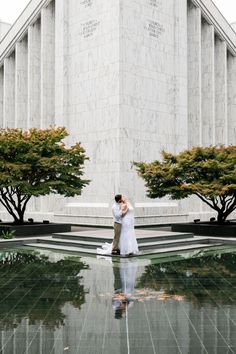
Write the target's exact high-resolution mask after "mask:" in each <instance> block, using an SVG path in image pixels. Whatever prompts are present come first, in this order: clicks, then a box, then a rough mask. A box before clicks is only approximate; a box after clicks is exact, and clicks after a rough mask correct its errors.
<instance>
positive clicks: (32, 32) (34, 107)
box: [28, 19, 41, 128]
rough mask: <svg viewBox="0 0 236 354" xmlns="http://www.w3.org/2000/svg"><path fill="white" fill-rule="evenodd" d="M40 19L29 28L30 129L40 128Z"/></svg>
mask: <svg viewBox="0 0 236 354" xmlns="http://www.w3.org/2000/svg"><path fill="white" fill-rule="evenodd" d="M40 27H41V25H40V19H38V20H37V21H36V22H35V23H34V24H32V25H31V26H29V28H28V128H31V127H35V128H40V122H41V119H40V116H41V106H40V99H41V94H40V89H41V85H40V82H41V81H40V80H41V73H40V70H41V66H40V59H41V58H40V55H41V50H40V48H41V43H40V38H41V33H40Z"/></svg>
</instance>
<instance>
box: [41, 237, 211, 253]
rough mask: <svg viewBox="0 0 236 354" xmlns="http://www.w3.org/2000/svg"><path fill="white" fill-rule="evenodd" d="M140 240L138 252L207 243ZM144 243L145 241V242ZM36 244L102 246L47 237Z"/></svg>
mask: <svg viewBox="0 0 236 354" xmlns="http://www.w3.org/2000/svg"><path fill="white" fill-rule="evenodd" d="M139 241H140V239H138V245H139V249H140V250H144V249H154V248H155V249H157V248H163V247H165V248H166V247H175V246H180V245H186V244H188V245H190V244H195V243H199V242H201V243H206V242H208V241H207V239H206V238H205V237H201V236H195V237H194V238H193V237H192V238H190V239H186V238H183V239H177V240H176V239H175V240H173V239H171V240H169V239H168V240H164V241H159V240H158V241H154V242H153V241H152V242H142V243H140V242H139ZM145 241H146V240H145ZM37 242H39V243H48V244H56V245H60V246H66V247H67V246H69V247H80V248H88V249H96V248H97V247H101V245H102V244H103V243H102V242H101V241H99V242H95V241H92V242H91V241H84V240H75V239H73V240H72V239H63V238H52V237H47V238H45V237H44V238H38V239H37Z"/></svg>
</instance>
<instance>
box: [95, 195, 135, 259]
mask: <svg viewBox="0 0 236 354" xmlns="http://www.w3.org/2000/svg"><path fill="white" fill-rule="evenodd" d="M120 209H121V212H122V224H121V233H120V241H119V249H120V255H121V256H131V255H133V254H136V253H138V243H137V240H136V236H135V231H134V208H133V207H132V205H131V204H130V203H128V202H127V200H126V198H125V197H124V196H123V195H122V199H121V203H120ZM111 252H112V243H111V244H109V243H105V244H104V245H102V248H97V253H98V254H104V255H105V254H111Z"/></svg>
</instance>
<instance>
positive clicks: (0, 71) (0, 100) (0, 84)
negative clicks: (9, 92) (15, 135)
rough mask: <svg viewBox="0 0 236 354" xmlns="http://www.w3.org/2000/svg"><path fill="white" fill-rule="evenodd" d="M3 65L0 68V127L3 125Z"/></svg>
mask: <svg viewBox="0 0 236 354" xmlns="http://www.w3.org/2000/svg"><path fill="white" fill-rule="evenodd" d="M3 80H4V73H3V66H1V68H0V128H2V127H3Z"/></svg>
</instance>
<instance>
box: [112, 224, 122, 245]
mask: <svg viewBox="0 0 236 354" xmlns="http://www.w3.org/2000/svg"><path fill="white" fill-rule="evenodd" d="M120 232H121V224H120V223H118V222H115V223H114V238H113V243H112V249H113V250H117V249H118V248H119V241H120Z"/></svg>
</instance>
